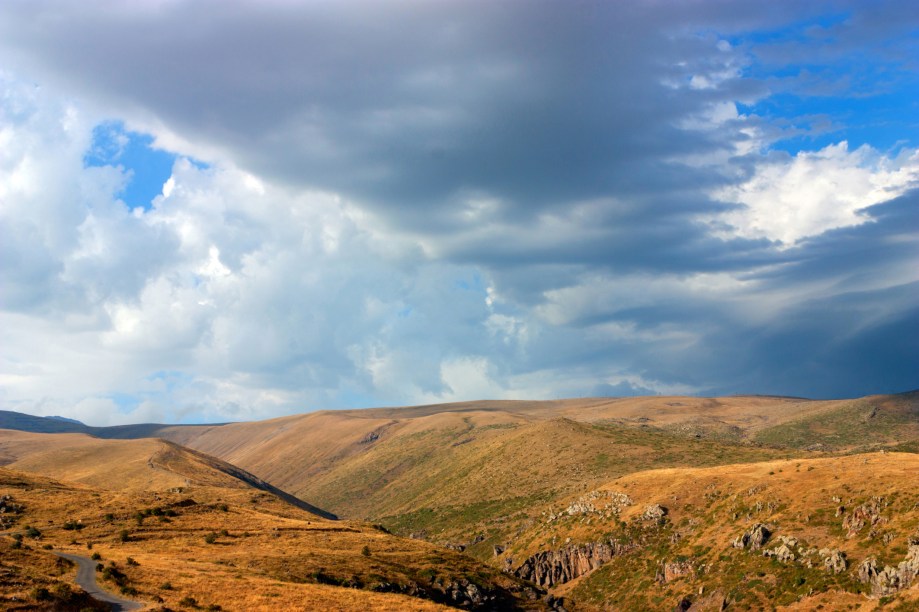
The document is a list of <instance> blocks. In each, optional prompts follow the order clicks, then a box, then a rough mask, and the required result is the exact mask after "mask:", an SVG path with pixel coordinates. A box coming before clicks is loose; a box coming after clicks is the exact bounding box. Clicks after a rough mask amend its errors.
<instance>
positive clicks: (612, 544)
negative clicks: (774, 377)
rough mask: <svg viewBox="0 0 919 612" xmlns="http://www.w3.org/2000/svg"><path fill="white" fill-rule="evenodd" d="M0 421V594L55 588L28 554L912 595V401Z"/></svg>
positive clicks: (318, 573) (151, 577)
mask: <svg viewBox="0 0 919 612" xmlns="http://www.w3.org/2000/svg"><path fill="white" fill-rule="evenodd" d="M0 427H5V428H8V429H6V430H4V431H2V432H0V465H2V466H3V468H2V473H0V475H2V480H0V485H2V486H0V489H2V491H0V495H7V496H9V497H10V499H11V500H15V501H11V502H10V503H14V504H18V505H20V506H21V507H22V508H24V509H25V510H24V511H23V512H22V513H19V514H16V515H15V519H16V520H15V525H9V526H5V529H7V530H10V529H19V530H20V531H22V530H23V529H25V527H24V526H25V525H26V524H28V525H29V526H35V527H37V528H38V529H40V530H41V538H40V539H37V540H35V541H32V540H30V539H29V538H28V537H26V536H23V538H22V539H21V540H19V542H20V544H21V546H20V547H19V548H16V549H15V550H10V551H8V552H10V553H11V554H15V555H30V556H29V559H30V560H29V561H27V562H26V561H22V562H21V563H20V564H18V565H16V567H17V568H20V572H22V571H24V570H22V569H21V568H30V567H31V568H35V570H34V572H33V573H32V574H30V576H31V578H29V577H20V578H17V580H19V581H20V582H21V584H22V585H25V586H23V587H22V588H20V589H19V590H16V589H15V588H14V587H13V586H11V585H12V584H13V582H15V580H12V579H5V580H4V581H3V582H2V588H3V596H4V597H7V599H6V600H5V601H6V602H7V603H9V602H11V601H12V600H11V599H9V598H11V597H17V598H19V599H17V601H18V600H29V597H30V593H33V591H35V590H36V589H40V588H44V589H46V590H47V591H48V592H49V593H52V594H53V593H54V592H55V591H54V588H57V584H70V585H72V579H71V578H72V573H73V570H72V568H63V567H62V568H59V571H58V573H57V574H56V575H53V572H52V574H47V572H46V571H45V572H43V570H42V569H41V568H43V567H45V566H46V565H47V564H49V563H51V564H54V563H57V561H55V560H54V558H53V557H52V556H50V554H42V551H44V547H46V546H51V549H50V550H53V551H65V552H76V553H77V554H84V555H85V554H86V553H87V551H90V552H91V553H93V552H94V553H96V554H98V555H100V557H101V558H102V559H101V560H102V561H104V562H105V563H114V564H115V565H114V568H116V569H117V570H118V571H119V572H122V573H124V574H125V575H126V576H128V577H129V581H130V589H134V591H133V592H134V593H135V594H136V595H135V598H136V599H137V600H138V601H143V602H144V603H145V604H147V605H149V606H151V608H150V609H159V608H168V609H192V605H191V603H190V600H191V599H193V600H194V602H195V603H194V606H197V607H199V608H206V607H207V606H212V607H213V606H220V608H221V609H227V610H231V609H232V610H247V609H277V608H281V609H287V608H290V609H298V608H299V609H309V608H317V609H342V610H347V609H357V608H369V609H384V610H386V609H392V610H396V609H439V607H442V606H450V607H459V608H464V609H482V610H486V609H495V610H498V609H533V610H539V609H557V610H562V609H564V610H571V611H573V610H619V609H648V610H672V609H674V608H675V607H676V606H680V607H681V609H692V610H721V609H729V610H735V609H736V610H744V609H749V610H756V609H763V608H769V607H775V608H779V609H800V610H811V609H827V610H830V609H832V610H836V609H847V608H848V609H875V608H879V607H884V609H903V610H907V609H912V607H913V606H916V605H919V579H916V577H917V575H919V492H917V491H919V486H917V485H919V454H917V451H919V393H916V392H911V393H905V394H900V395H894V396H870V397H866V398H856V399H852V400H833V401H811V400H804V399H801V398H782V397H763V396H738V397H726V398H697V397H644V398H622V399H607V398H593V399H590V398H588V399H576V400H557V401H547V402H534V401H519V402H513V401H482V402H467V403H462V404H444V405H437V406H417V407H406V408H379V409H368V410H343V411H320V412H313V413H307V414H303V415H294V416H289V417H282V418H278V419H271V420H267V421H260V422H251V423H228V424H222V425H179V426H177V425H155V424H148V425H136V426H125V427H113V428H90V427H86V426H84V425H82V424H79V423H72V422H62V421H56V420H51V419H42V418H40V417H28V416H27V415H16V413H2V414H0ZM23 430H25V431H23ZM169 509H171V510H172V514H173V515H172V516H170V515H168V514H164V513H166V512H167V510H169ZM0 516H6V515H0ZM9 516H13V515H9ZM336 519H337V520H336ZM73 521H79V524H80V525H81V527H80V528H79V529H66V528H65V527H66V526H67V525H68V524H73ZM68 522H70V523H68ZM124 532H127V535H126V538H125V539H123V538H122V535H123V534H124ZM0 540H2V545H3V546H5V547H10V546H12V545H13V544H14V543H15V542H14V541H13V540H11V539H10V538H9V537H6V538H2V539H0ZM208 540H210V541H208ZM89 545H91V546H92V548H91V549H90V548H88V546H89ZM4 558H6V557H4ZM128 558H130V559H131V562H129V561H128ZM43 564H44V565H43ZM135 564H136V565H135ZM8 565H9V564H8V563H6V562H5V561H4V568H7V566H8ZM54 567H55V568H57V567H58V566H57V565H54ZM104 567H106V566H105V564H103V569H104ZM7 571H11V570H9V569H8V570H7ZM56 571H57V570H56ZM109 574H110V575H111V574H112V572H111V571H110V572H109ZM45 575H49V576H50V575H53V580H52V578H48V580H52V582H53V584H52V583H48V584H47V585H46V586H41V584H44V583H43V582H42V579H43V578H42V577H43V576H45ZM164 584H168V585H169V587H170V588H162V587H163V585H164ZM30 585H31V586H30ZM120 588H121V587H120V586H119V587H118V589H120ZM118 589H116V592H117V590H118ZM129 592H131V591H129ZM34 599H35V598H34V597H32V600H34ZM183 602H184V603H183ZM320 602H321V603H320ZM58 603H59V602H58ZM35 605H36V606H38V607H35V608H29V607H24V608H21V609H51V608H47V607H46V608H41V604H40V603H39V602H37V601H35ZM75 609H79V608H75ZM214 609H216V608H214Z"/></svg>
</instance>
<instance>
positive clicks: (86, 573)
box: [53, 551, 144, 612]
mask: <svg viewBox="0 0 919 612" xmlns="http://www.w3.org/2000/svg"><path fill="white" fill-rule="evenodd" d="M53 552H54V554H56V555H57V556H58V557H63V558H64V559H67V560H69V561H73V562H74V563H76V564H77V585H79V586H80V588H82V589H83V590H84V591H86V592H87V593H89V596H90V597H92V598H93V599H95V600H97V601H101V602H102V603H106V604H108V605H109V606H110V607H111V609H112V610H114V611H115V612H121V611H122V610H140V609H141V608H143V607H144V604H142V603H140V602H138V601H131V600H130V599H122V598H120V597H116V596H115V595H112V594H111V593H109V592H108V591H104V590H102V587H100V586H99V584H98V583H97V582H96V562H95V561H93V560H92V559H90V558H89V557H81V556H80V555H72V554H70V553H63V552H57V551H53Z"/></svg>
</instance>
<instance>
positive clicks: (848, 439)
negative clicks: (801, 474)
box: [754, 392, 919, 450]
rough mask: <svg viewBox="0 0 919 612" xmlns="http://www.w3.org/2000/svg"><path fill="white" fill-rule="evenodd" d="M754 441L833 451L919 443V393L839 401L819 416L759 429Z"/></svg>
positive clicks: (805, 417)
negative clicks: (815, 447) (917, 441)
mask: <svg viewBox="0 0 919 612" xmlns="http://www.w3.org/2000/svg"><path fill="white" fill-rule="evenodd" d="M754 438H755V439H756V440H757V441H758V442H762V443H765V444H772V445H782V446H790V447H793V448H808V447H814V446H817V445H819V446H820V447H822V448H827V449H833V450H853V449H859V448H864V447H870V446H882V445H893V444H897V443H908V442H913V441H916V440H919V392H912V393H903V394H900V395H894V396H872V397H865V398H861V399H858V400H854V401H848V402H842V403H840V404H839V405H838V406H834V407H833V409H832V410H829V411H826V412H823V413H822V414H819V415H813V416H804V417H803V418H800V419H797V420H795V421H791V422H786V423H783V424H781V425H776V426H773V427H769V428H766V429H763V430H760V431H758V432H757V433H756V435H755V436H754Z"/></svg>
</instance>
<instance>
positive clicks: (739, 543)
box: [731, 523, 772, 550]
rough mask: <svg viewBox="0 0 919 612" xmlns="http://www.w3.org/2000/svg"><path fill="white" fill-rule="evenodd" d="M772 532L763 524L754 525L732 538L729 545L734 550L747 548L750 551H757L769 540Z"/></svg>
mask: <svg viewBox="0 0 919 612" xmlns="http://www.w3.org/2000/svg"><path fill="white" fill-rule="evenodd" d="M771 535H772V530H771V529H770V528H769V527H768V526H766V525H764V524H763V523H756V524H755V525H753V527H751V528H750V530H749V531H747V532H745V533H743V534H742V535H740V536H737V537H736V538H734V541H733V542H731V545H732V546H733V547H734V548H747V547H749V548H750V550H759V549H760V548H762V547H763V544H765V543H766V542H767V541H768V540H769V536H771Z"/></svg>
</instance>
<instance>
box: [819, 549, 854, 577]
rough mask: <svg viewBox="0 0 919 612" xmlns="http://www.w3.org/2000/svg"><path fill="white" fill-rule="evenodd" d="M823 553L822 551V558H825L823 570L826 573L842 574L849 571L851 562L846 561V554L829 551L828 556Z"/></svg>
mask: <svg viewBox="0 0 919 612" xmlns="http://www.w3.org/2000/svg"><path fill="white" fill-rule="evenodd" d="M822 552H823V551H821V556H822V557H823V558H824V559H823V568H824V569H825V570H826V571H828V572H832V573H834V574H841V573H843V572H844V571H846V570H847V569H849V560H848V559H846V553H844V552H841V551H838V550H831V551H827V554H826V555H823V554H822Z"/></svg>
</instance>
